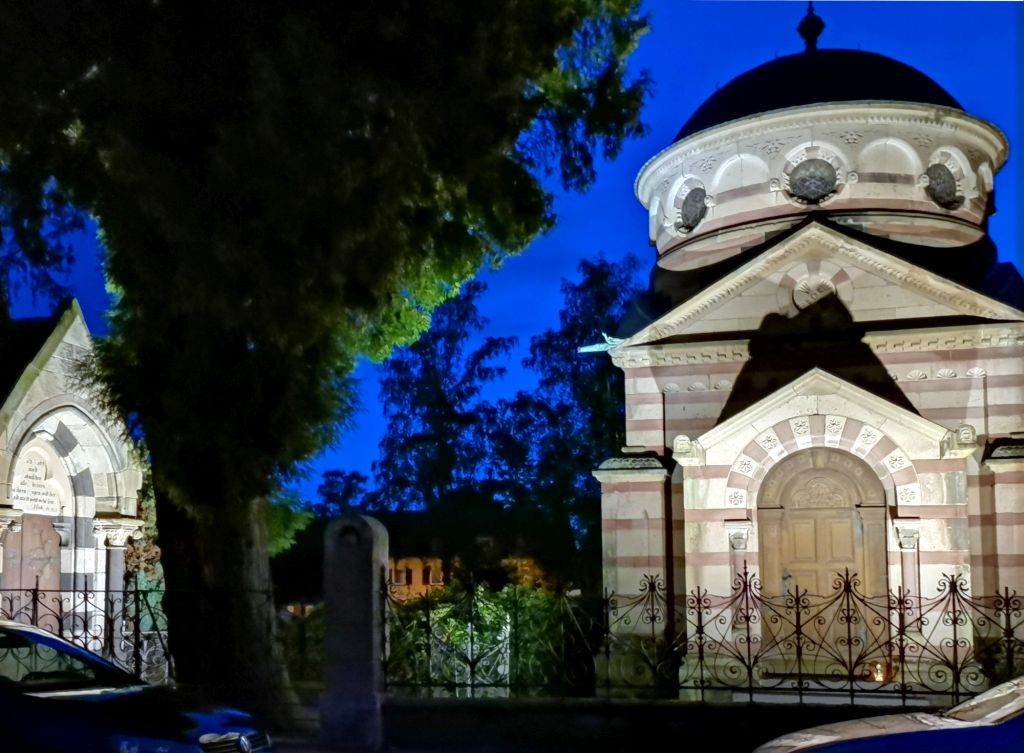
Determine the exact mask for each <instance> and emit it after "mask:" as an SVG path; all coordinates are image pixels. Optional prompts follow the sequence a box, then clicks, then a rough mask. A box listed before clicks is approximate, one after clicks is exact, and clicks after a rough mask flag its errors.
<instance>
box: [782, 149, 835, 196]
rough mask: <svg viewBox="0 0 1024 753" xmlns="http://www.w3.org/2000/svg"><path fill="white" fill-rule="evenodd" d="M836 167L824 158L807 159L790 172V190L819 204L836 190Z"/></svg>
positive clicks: (794, 194)
mask: <svg viewBox="0 0 1024 753" xmlns="http://www.w3.org/2000/svg"><path fill="white" fill-rule="evenodd" d="M836 179H837V176H836V169H835V168H834V167H832V165H831V164H829V163H828V162H826V161H825V160H823V159H818V158H812V159H805V160H804V161H803V162H801V163H800V164H798V165H796V166H795V167H794V168H793V170H792V171H791V172H790V173H789V192H790V194H792V195H793V196H795V197H796V198H798V199H802V200H803V201H806V202H807V203H808V204H817V203H818V202H820V201H821V200H822V199H824V198H825V197H827V196H828V195H829V194H831V193H833V192H834V191H835V190H836Z"/></svg>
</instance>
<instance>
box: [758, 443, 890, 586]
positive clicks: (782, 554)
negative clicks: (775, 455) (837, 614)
mask: <svg viewBox="0 0 1024 753" xmlns="http://www.w3.org/2000/svg"><path fill="white" fill-rule="evenodd" d="M757 507H758V511H757V519H758V528H759V533H760V535H759V539H760V541H759V543H760V546H759V549H760V553H761V583H762V588H763V589H764V593H765V595H767V596H773V595H783V594H786V593H792V592H795V587H796V586H799V587H800V589H801V590H802V591H804V590H805V591H806V592H807V593H810V594H815V595H821V596H824V595H827V594H829V593H831V592H832V591H833V589H834V583H835V581H836V576H837V574H842V573H844V572H846V571H847V570H848V571H849V572H850V573H851V574H854V573H856V574H857V576H858V579H859V581H860V585H861V589H862V593H864V594H865V595H868V596H876V595H882V594H884V593H885V592H886V591H887V590H888V578H887V575H886V574H887V552H888V546H887V543H886V541H887V538H886V528H885V525H886V524H885V490H884V489H883V487H882V483H881V481H879V479H878V477H877V476H876V475H875V473H874V472H873V471H872V470H871V468H870V467H869V466H868V465H867V463H865V462H864V461H863V460H861V459H860V458H858V457H857V456H855V455H852V454H850V453H848V452H844V451H842V450H836V449H831V448H825V447H817V448H812V449H808V450H803V451H801V452H797V453H794V454H793V455H790V456H788V457H787V458H785V459H784V460H783V461H781V462H780V463H779V464H778V465H776V466H775V467H774V468H773V469H772V470H771V471H770V472H769V473H768V475H767V476H766V477H765V480H764V483H763V484H762V485H761V488H760V492H759V494H758V499H757Z"/></svg>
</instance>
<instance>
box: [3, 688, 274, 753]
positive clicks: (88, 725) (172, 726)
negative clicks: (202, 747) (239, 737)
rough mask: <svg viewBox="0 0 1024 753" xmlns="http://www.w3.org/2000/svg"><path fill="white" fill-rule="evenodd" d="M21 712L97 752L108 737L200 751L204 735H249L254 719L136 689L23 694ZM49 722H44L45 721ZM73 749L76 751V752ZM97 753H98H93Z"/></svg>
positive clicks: (189, 698)
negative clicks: (151, 740)
mask: <svg viewBox="0 0 1024 753" xmlns="http://www.w3.org/2000/svg"><path fill="white" fill-rule="evenodd" d="M22 700H23V704H19V705H23V706H24V711H25V712H26V713H28V714H29V715H30V716H36V715H37V714H38V715H39V718H40V721H41V723H44V724H45V723H49V724H51V725H52V724H53V721H54V720H55V719H59V720H61V721H60V722H59V725H60V727H63V728H65V729H66V730H67V731H68V732H69V733H71V731H72V727H73V728H74V732H73V734H74V735H75V736H76V738H77V739H79V740H81V739H82V737H79V736H78V732H79V730H81V732H82V734H83V735H84V736H85V737H87V738H88V739H90V740H94V741H95V742H93V743H92V744H93V745H95V746H101V745H103V744H104V743H105V741H106V740H108V739H109V738H110V737H111V736H114V735H118V736H122V737H124V736H139V737H146V738H159V739H164V740H168V741H176V742H189V743H194V744H196V745H198V742H199V736H200V735H204V734H208V733H214V734H219V733H224V732H242V733H252V732H255V731H256V729H257V725H256V724H255V722H254V720H253V718H252V717H251V716H250V715H249V714H247V713H245V712H243V711H239V710H237V709H233V708H229V707H226V706H224V705H222V704H217V703H214V702H212V701H210V700H209V699H207V698H204V697H203V696H202V695H200V694H197V693H192V692H188V691H186V690H182V689H179V688H169V687H163V686H153V685H136V686H129V687H120V688H112V687H111V688H102V687H97V688H86V689H76V690H54V691H43V690H40V691H37V692H33V693H23V694H22ZM47 720H48V721H47ZM76 749H77V748H76ZM97 749H100V748H99V747H97Z"/></svg>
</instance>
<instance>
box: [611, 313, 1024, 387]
mask: <svg viewBox="0 0 1024 753" xmlns="http://www.w3.org/2000/svg"><path fill="white" fill-rule="evenodd" d="M863 342H864V343H865V344H866V345H868V347H870V348H871V350H872V351H874V352H875V353H933V352H935V351H937V350H974V349H977V348H1019V347H1021V346H1024V323H1021V324H1014V323H1008V324H991V325H987V324H978V325H970V326H967V327H938V328H936V327H922V328H920V329H908V330H899V331H897V332H879V333H870V332H869V333H868V334H867V335H865V337H864V339H863ZM749 343H750V341H749V340H725V341H723V342H720V343H710V344H709V343H668V344H665V345H646V344H645V345H633V346H630V347H628V348H623V349H621V350H617V351H615V352H613V353H612V362H613V363H614V364H615V365H616V366H618V367H619V368H620V369H643V368H653V367H659V366H687V365H691V364H699V363H742V362H744V361H747V360H748V359H749V358H750V349H749ZM963 376H965V377H971V378H980V377H983V376H985V370H984V369H982V368H980V367H974V368H969V369H967V370H966V371H965V372H964V374H963Z"/></svg>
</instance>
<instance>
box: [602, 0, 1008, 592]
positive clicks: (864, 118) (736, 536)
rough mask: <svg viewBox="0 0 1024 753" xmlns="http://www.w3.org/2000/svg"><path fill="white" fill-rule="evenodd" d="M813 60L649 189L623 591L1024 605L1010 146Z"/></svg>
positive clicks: (915, 95)
mask: <svg viewBox="0 0 1024 753" xmlns="http://www.w3.org/2000/svg"><path fill="white" fill-rule="evenodd" d="M820 32H821V25H820V22H819V21H818V20H817V18H816V17H814V16H813V12H812V13H811V14H810V15H809V16H808V19H805V22H804V23H803V24H802V25H801V34H802V35H803V36H804V37H805V40H806V44H807V49H806V50H805V51H804V52H801V53H798V54H796V55H789V56H786V57H780V58H777V59H775V60H773V61H771V62H768V63H766V64H765V65H763V66H760V67H759V68H755V69H754V70H752V71H749V72H747V73H745V74H743V75H741V76H740V77H738V78H737V79H735V80H733V81H732V82H730V83H729V84H727V85H726V86H724V87H722V88H721V89H719V90H717V91H716V92H715V93H714V94H713V95H712V96H711V97H710V98H709V99H708V100H707V101H706V102H705V103H704V104H703V105H702V106H701V107H700V108H699V109H698V110H697V111H696V112H695V113H694V115H693V116H692V117H691V119H690V120H689V121H688V122H687V124H686V125H685V126H684V127H683V129H682V131H681V132H680V133H679V135H678V136H677V138H676V140H675V142H674V143H672V144H671V145H670V146H669V147H668V148H667V149H665V150H664V151H662V152H661V153H659V154H657V155H655V156H654V157H653V158H652V159H651V160H650V161H649V162H648V163H647V164H646V165H645V166H644V167H643V169H642V170H641V172H640V174H639V176H638V178H637V181H636V186H635V188H636V193H637V196H638V198H639V200H640V201H641V202H642V204H643V205H644V206H645V207H646V208H647V209H648V212H649V235H650V240H651V242H652V244H653V245H654V246H655V247H656V248H657V253H658V261H657V267H656V269H655V271H654V274H653V275H652V287H651V290H650V292H649V296H648V298H647V311H648V313H649V316H648V318H647V320H646V321H643V322H641V323H640V324H639V325H637V326H634V327H633V328H632V330H631V331H630V332H629V333H628V335H629V336H628V337H626V338H625V339H624V340H623V341H622V342H620V343H618V344H617V345H615V346H614V347H612V348H611V350H610V356H611V358H612V359H613V361H614V363H615V364H616V365H617V366H618V367H619V368H621V369H622V370H623V371H624V373H625V383H626V397H625V400H626V430H627V444H628V445H629V446H628V447H627V448H626V451H624V452H623V454H622V455H621V456H619V457H615V458H611V459H609V460H608V461H606V462H605V463H604V464H602V465H601V467H600V469H598V470H596V471H595V475H596V476H597V478H598V479H599V480H600V482H601V484H602V517H603V534H604V538H603V545H604V581H605V586H606V588H607V589H608V590H609V591H612V592H615V593H617V594H625V595H628V594H636V593H637V592H638V588H640V584H641V583H642V582H644V578H645V576H651V575H653V576H656V577H657V578H659V579H660V581H661V582H663V583H664V584H665V587H666V589H667V590H668V592H669V593H670V594H672V593H674V594H675V595H676V601H677V603H682V601H683V600H684V597H685V594H687V593H688V592H689V591H690V590H691V589H693V588H696V587H700V588H704V589H708V590H709V591H710V592H711V593H712V594H728V593H729V592H730V589H731V588H732V587H733V586H734V584H735V583H736V581H737V578H739V577H741V575H742V573H743V572H744V569H746V570H747V571H748V572H750V573H753V574H755V575H756V576H757V578H758V579H759V581H760V586H761V588H763V590H764V593H765V594H766V595H769V596H772V595H784V594H787V593H791V592H793V590H794V589H795V588H797V587H799V588H801V589H803V590H806V591H807V592H809V593H812V594H815V593H817V594H822V593H826V592H827V591H829V590H830V589H831V588H832V585H833V583H834V582H835V575H836V573H843V572H846V571H849V572H850V573H855V574H857V579H858V582H859V587H860V588H861V589H862V590H863V592H864V593H865V594H867V595H882V594H885V593H887V592H888V591H890V590H892V591H895V590H897V589H899V588H902V589H904V590H905V591H906V592H910V593H913V594H915V595H916V594H924V595H925V596H928V595H931V594H933V593H934V591H935V589H936V587H937V584H938V583H939V580H940V578H941V577H942V576H943V575H944V574H945V575H952V576H956V577H962V578H963V580H964V582H965V583H966V584H968V587H969V588H970V589H971V590H972V591H973V592H974V593H978V594H981V593H985V594H989V593H994V592H995V589H997V588H1003V587H1008V588H1010V589H1016V590H1017V592H1018V593H1020V592H1024V446H1017V440H1016V439H1015V438H1016V437H1018V436H1019V433H1020V432H1022V431H1024V420H1022V419H1024V311H1022V309H1024V286H1022V284H1021V278H1020V276H1019V274H1018V273H1017V272H1016V270H1015V269H1014V268H1013V267H1012V266H1010V265H1008V264H1004V263H999V262H998V261H997V259H996V254H995V248H994V246H993V244H992V242H991V240H990V239H989V237H988V235H987V218H988V216H989V215H990V214H991V213H992V212H993V211H994V201H993V176H994V175H995V174H996V173H997V172H998V171H999V169H1000V168H1001V167H1002V165H1003V164H1004V162H1005V161H1006V157H1007V150H1008V144H1007V142H1006V139H1005V137H1004V136H1003V134H1002V133H1001V132H1000V131H999V129H998V128H996V127H995V126H994V125H992V124H990V123H987V122H984V121H982V120H979V119H977V118H975V117H972V116H971V115H970V114H968V113H966V112H964V111H963V110H962V108H961V107H960V105H959V104H958V103H957V102H956V101H955V100H954V99H953V98H952V97H951V96H950V95H949V94H948V93H947V92H945V91H944V90H943V89H942V88H941V87H940V86H939V85H938V84H937V83H935V82H934V81H932V80H931V79H930V78H928V77H927V76H926V75H924V74H923V73H921V72H919V71H917V70H914V69H912V68H910V67H908V66H906V65H903V64H902V63H899V62H897V61H895V60H891V59H889V58H885V57H882V56H880V55H876V54H872V53H869V52H861V51H852V50H819V49H817V36H818V34H820Z"/></svg>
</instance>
